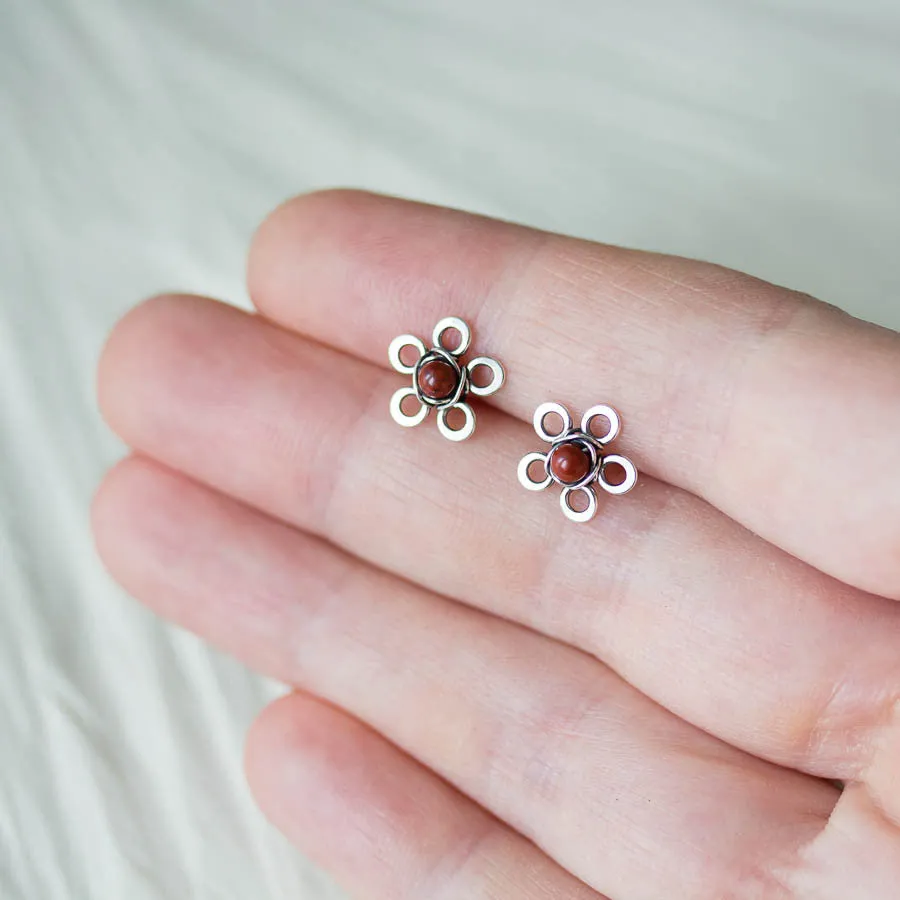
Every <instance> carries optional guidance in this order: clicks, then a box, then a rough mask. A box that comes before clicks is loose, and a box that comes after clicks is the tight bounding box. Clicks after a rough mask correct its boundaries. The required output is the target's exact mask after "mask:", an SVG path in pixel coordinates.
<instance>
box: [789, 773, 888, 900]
mask: <svg viewBox="0 0 900 900" xmlns="http://www.w3.org/2000/svg"><path fill="white" fill-rule="evenodd" d="M898 826H900V822H898V821H897V820H893V821H892V820H890V819H889V818H887V817H886V816H885V815H884V811H883V810H882V809H881V808H880V807H879V805H878V804H877V803H876V802H875V801H874V800H873V799H872V797H871V795H870V794H869V793H868V792H867V791H866V790H865V788H863V787H862V786H861V785H855V786H852V787H849V788H848V789H847V790H846V791H844V793H843V795H842V796H841V799H840V801H839V802H838V804H837V806H836V807H835V810H834V813H833V814H832V816H831V820H830V821H829V823H828V827H827V828H826V829H825V830H824V831H823V832H822V833H821V834H820V835H819V837H818V838H817V839H816V840H814V841H813V842H812V843H811V844H810V845H809V846H808V847H806V848H805V849H804V850H803V852H802V854H801V856H802V864H801V865H800V866H798V867H797V868H795V869H794V870H793V872H791V873H790V875H788V876H786V878H785V882H786V885H785V886H786V887H788V888H789V889H790V890H791V892H792V893H791V896H794V897H803V898H806V897H811V898H812V897H814V898H815V900H847V898H848V897H852V898H853V900H882V898H888V897H894V896H896V894H897V884H898V883H900V882H898V878H900V827H898Z"/></svg>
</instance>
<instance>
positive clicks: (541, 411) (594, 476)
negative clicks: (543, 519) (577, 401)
mask: <svg viewBox="0 0 900 900" xmlns="http://www.w3.org/2000/svg"><path fill="white" fill-rule="evenodd" d="M553 413H555V414H556V415H558V416H559V417H560V419H562V423H563V427H562V429H561V430H560V431H559V432H557V433H556V434H552V433H551V432H549V431H547V428H546V426H545V424H544V423H545V419H546V418H547V416H549V415H551V414H553ZM599 417H603V418H605V419H606V420H607V421H608V422H609V428H608V429H607V431H606V434H604V435H602V436H600V435H597V434H595V433H594V432H593V431H592V430H591V423H592V422H593V420H594V419H596V418H599ZM533 423H534V430H535V433H536V434H537V436H538V437H539V438H540V439H541V440H543V441H546V442H547V443H549V444H550V449H549V450H548V451H547V452H546V453H539V452H532V453H526V454H525V456H523V457H522V459H521V460H520V461H519V467H518V471H517V474H518V477H519V483H520V484H521V485H522V487H524V488H526V489H527V490H529V491H542V490H544V488H547V487H549V486H550V484H551V483H552V482H554V481H555V482H556V483H557V484H558V485H560V487H561V488H562V489H563V490H562V494H561V495H560V498H559V505H560V508H561V509H562V511H563V514H564V515H565V516H566V518H568V519H570V520H571V521H573V522H589V521H590V520H591V519H593V518H594V516H595V515H596V514H597V495H596V492H595V491H594V485H599V486H600V487H601V488H603V490H605V491H606V492H607V493H610V494H627V493H628V491H630V490H631V489H632V488H633V487H634V486H635V484H637V478H638V472H637V468H636V467H635V465H634V463H633V462H632V461H631V460H630V459H628V458H627V457H625V456H621V455H619V454H617V453H606V452H605V450H606V448H607V447H608V446H609V444H611V443H612V442H613V441H614V440H615V439H616V437H617V436H618V434H619V432H620V431H621V428H622V422H621V419H620V418H619V414H618V413H617V412H616V411H615V410H614V409H613V408H612V407H611V406H606V405H605V404H599V405H597V406H592V407H591V408H590V409H589V410H588V411H587V412H586V413H585V414H584V416H583V417H582V419H581V427H580V428H576V427H575V425H574V424H573V420H572V416H571V414H570V413H569V411H568V410H567V409H566V408H565V407H564V406H563V405H562V404H561V403H542V404H541V405H540V406H538V408H537V409H536V410H535V411H534V418H533ZM563 444H577V445H578V446H579V448H580V449H582V450H583V451H584V452H585V453H586V454H587V456H588V459H589V461H590V467H589V470H588V472H587V474H586V475H585V476H584V477H583V478H581V479H579V480H578V481H576V482H571V483H566V482H563V481H561V480H560V479H559V478H557V477H556V475H554V474H553V470H552V468H551V460H550V458H551V456H552V454H553V452H554V451H555V450H556V449H557V448H558V447H561V446H562V445H563ZM536 462H541V463H543V465H544V472H545V473H546V478H544V480H542V481H534V480H533V479H532V478H531V475H530V474H529V471H528V470H529V468H530V467H531V466H532V465H533V464H534V463H536ZM609 465H619V466H621V467H622V468H623V469H624V470H625V480H624V481H623V482H622V483H621V484H613V483H612V482H610V481H609V480H608V479H607V477H606V468H607V466H609ZM576 492H583V493H584V494H585V496H586V497H587V507H586V508H585V509H583V510H576V509H573V507H572V502H571V501H572V499H573V496H574V495H575V494H576Z"/></svg>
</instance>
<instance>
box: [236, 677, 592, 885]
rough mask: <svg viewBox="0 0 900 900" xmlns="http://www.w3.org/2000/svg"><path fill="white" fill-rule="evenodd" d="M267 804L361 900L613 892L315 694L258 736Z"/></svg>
mask: <svg viewBox="0 0 900 900" xmlns="http://www.w3.org/2000/svg"><path fill="white" fill-rule="evenodd" d="M246 765H247V777H248V780H249V782H250V787H251V789H252V790H253V793H254V795H255V797H256V800H257V802H258V803H259V805H260V807H261V808H262V810H263V812H264V813H265V814H266V816H268V818H269V819H270V820H271V821H272V823H273V824H274V825H275V826H276V827H277V828H278V829H279V830H281V831H282V832H284V834H285V835H286V836H287V837H288V839H289V840H291V841H292V842H293V843H294V844H295V845H296V846H297V847H298V849H300V850H301V851H302V852H304V853H306V854H307V855H308V856H310V857H311V858H312V859H313V860H314V861H315V862H317V863H318V864H319V865H321V866H323V867H324V868H325V869H327V870H328V871H329V872H331V873H332V875H333V876H334V877H335V878H336V879H337V881H338V882H339V883H340V884H341V885H342V886H343V887H344V888H346V889H347V890H348V891H349V892H350V893H351V895H352V896H353V897H354V898H358V900H413V898H415V900H445V898H446V900H450V898H458V897H466V898H467V900H513V898H515V900H603V898H602V897H601V896H600V895H599V894H597V893H596V892H595V891H593V890H591V889H590V888H588V887H587V886H586V885H585V884H583V883H582V882H581V881H578V880H577V879H576V878H574V877H573V876H572V875H570V874H569V873H568V872H566V871H564V870H563V869H561V868H560V867H559V866H558V865H557V864H556V863H554V862H553V861H552V860H551V859H549V857H547V856H545V855H544V854H543V853H542V852H541V851H540V850H538V849H537V848H536V847H535V846H534V845H533V844H531V843H530V842H529V841H528V840H526V839H525V838H524V837H522V835H520V834H518V833H517V832H515V831H513V830H512V829H510V828H508V827H507V826H506V825H504V824H503V823H501V822H499V821H498V820H497V819H495V818H493V817H492V816H491V815H489V814H488V813H487V812H485V811H484V810H483V809H481V807H479V806H477V805H476V804H475V803H473V802H472V801H471V800H469V799H468V798H467V797H464V796H463V795H462V794H460V793H458V792H457V791H456V790H455V789H454V788H452V787H451V786H450V785H448V784H446V783H445V782H444V781H442V780H441V779H440V778H438V777H437V776H436V775H434V774H433V773H432V772H430V771H429V770H427V769H425V768H424V767H423V766H421V765H420V764H419V763H417V762H416V761H415V760H413V759H411V758H410V757H408V756H406V755H405V754H404V753H403V752H402V751H400V750H398V749H397V748H396V747H395V746H394V745H393V744H390V743H389V742H388V741H386V740H385V739H384V738H382V737H381V736H379V735H378V734H376V733H375V732H374V731H372V730H370V729H369V728H368V727H367V726H365V725H363V724H362V723H360V722H358V721H356V720H355V719H352V718H351V717H350V716H348V715H346V714H345V713H343V712H341V711H339V710H338V709H336V708H334V707H332V706H329V705H327V704H325V703H323V702H322V701H319V700H316V699H314V698H312V697H310V696H308V695H306V694H291V695H290V696H288V697H284V698H283V699H281V700H279V701H277V702H275V703H273V704H272V705H271V706H270V707H268V709H266V710H265V712H263V714H262V715H261V716H260V717H259V719H258V720H257V721H256V723H255V724H254V726H253V728H252V729H251V732H250V737H249V739H248V744H247V761H246Z"/></svg>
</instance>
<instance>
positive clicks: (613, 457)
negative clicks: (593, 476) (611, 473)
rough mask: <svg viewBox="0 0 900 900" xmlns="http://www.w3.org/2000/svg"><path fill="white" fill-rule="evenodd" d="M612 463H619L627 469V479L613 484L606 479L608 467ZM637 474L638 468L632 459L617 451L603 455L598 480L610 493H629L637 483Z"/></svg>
mask: <svg viewBox="0 0 900 900" xmlns="http://www.w3.org/2000/svg"><path fill="white" fill-rule="evenodd" d="M610 463H614V464H618V465H620V466H621V467H622V468H623V469H624V470H625V480H624V481H623V482H622V483H621V484H611V483H610V482H609V481H607V480H606V467H607V466H608V465H609V464H610ZM637 476H638V473H637V468H636V467H635V465H634V463H633V462H632V461H631V460H630V459H628V458H627V457H625V456H619V455H618V454H617V453H611V454H610V455H609V456H605V457H603V463H602V464H601V466H600V472H599V474H598V475H597V481H598V482H599V484H600V487H602V488H603V490H604V491H606V492H607V493H608V494H627V493H628V492H629V491H630V490H631V489H632V488H633V487H634V486H635V485H636V484H637Z"/></svg>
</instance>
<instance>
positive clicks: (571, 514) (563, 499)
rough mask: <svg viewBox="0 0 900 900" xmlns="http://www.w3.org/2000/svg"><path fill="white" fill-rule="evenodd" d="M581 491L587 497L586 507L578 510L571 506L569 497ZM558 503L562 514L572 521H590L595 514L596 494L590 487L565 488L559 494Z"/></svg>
mask: <svg viewBox="0 0 900 900" xmlns="http://www.w3.org/2000/svg"><path fill="white" fill-rule="evenodd" d="M578 492H581V493H583V494H584V495H585V496H586V497H587V501H588V502H587V507H586V508H585V509H583V510H581V511H580V512H579V511H578V510H577V509H573V508H572V504H571V502H570V501H571V499H572V497H573V495H575V494H576V493H578ZM559 505H560V507H561V508H562V511H563V515H564V516H565V517H566V518H567V519H571V520H572V521H573V522H590V521H591V519H593V518H594V516H596V515H597V495H596V494H595V493H594V490H593V488H591V487H586V486H582V487H577V488H565V489H564V490H563V492H562V493H561V494H560V495H559Z"/></svg>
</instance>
